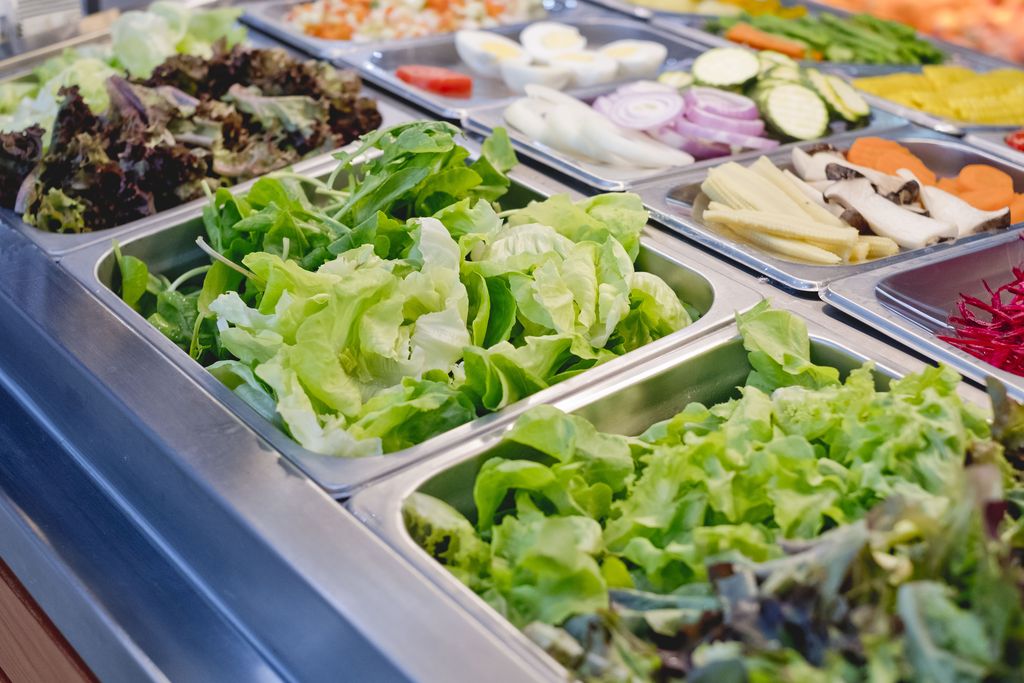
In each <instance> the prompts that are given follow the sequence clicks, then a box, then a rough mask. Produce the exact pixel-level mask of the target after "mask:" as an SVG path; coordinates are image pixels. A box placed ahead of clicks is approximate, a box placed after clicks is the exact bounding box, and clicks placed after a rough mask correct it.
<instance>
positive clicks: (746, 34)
mask: <svg viewBox="0 0 1024 683" xmlns="http://www.w3.org/2000/svg"><path fill="white" fill-rule="evenodd" d="M725 37H726V38H727V39H728V40H731V41H732V42H734V43H741V44H743V45H749V46H750V47H752V48H755V49H757V50H774V51H775V52H781V53H782V54H784V55H786V56H788V57H792V58H793V59H803V57H804V55H805V54H806V53H807V48H806V47H805V46H804V44H803V43H798V42H796V41H795V40H789V39H788V38H782V37H780V36H776V35H772V34H771V33H765V32H764V31H762V30H760V29H756V28H754V27H753V26H751V25H750V24H746V23H744V22H742V21H741V22H739V23H737V24H733V25H732V26H731V27H730V28H729V30H728V31H726V32H725Z"/></svg>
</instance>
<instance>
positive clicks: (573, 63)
mask: <svg viewBox="0 0 1024 683" xmlns="http://www.w3.org/2000/svg"><path fill="white" fill-rule="evenodd" d="M552 64H554V65H557V66H564V67H565V68H567V69H569V71H571V72H572V84H573V85H574V86H576V87H577V88H586V87H588V86H591V85H601V84H602V83H611V82H612V81H614V80H615V76H616V74H618V72H619V65H618V63H617V62H616V61H615V60H614V59H612V58H611V57H608V56H606V55H603V54H601V53H600V52H591V51H589V50H581V51H579V52H566V53H565V54H562V55H558V59H557V60H556V61H554V62H552Z"/></svg>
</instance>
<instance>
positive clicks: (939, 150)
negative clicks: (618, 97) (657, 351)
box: [636, 127, 1024, 291]
mask: <svg viewBox="0 0 1024 683" xmlns="http://www.w3.org/2000/svg"><path fill="white" fill-rule="evenodd" d="M879 136H880V137H883V138H889V139H892V140H896V141H898V142H899V143H900V144H901V145H904V146H906V147H908V148H909V149H910V150H911V151H912V152H913V153H914V154H916V155H917V156H918V157H920V158H921V160H922V161H924V163H925V164H926V165H927V166H928V167H929V168H931V169H932V170H934V171H935V172H936V173H937V174H938V175H940V176H941V175H955V174H956V173H958V172H959V170H960V169H961V168H962V167H963V166H965V165H967V164H976V163H983V164H990V165H992V166H995V167H997V168H1000V169H1002V170H1003V171H1006V172H1007V173H1009V174H1010V175H1011V176H1012V177H1013V178H1014V182H1015V184H1016V187H1017V191H1018V192H1020V191H1024V165H1018V164H1013V163H1011V162H1009V161H1007V160H1006V159H1002V158H999V157H997V156H995V155H992V154H989V153H987V152H984V151H982V150H979V149H976V148H973V147H971V146H969V145H966V144H964V143H963V142H960V141H958V140H955V139H953V138H949V137H947V136H943V135H939V134H938V133H935V132H933V131H929V130H924V129H921V128H915V127H906V128H901V129H897V130H890V131H888V132H884V133H881V134H879ZM856 137H858V136H857V135H846V136H838V137H837V138H836V139H834V140H833V141H832V143H833V144H835V145H836V146H838V147H842V146H843V145H848V144H849V143H851V142H852V141H853V140H854V139H856ZM805 145H806V143H805ZM805 145H802V146H805ZM757 156H758V155H756V154H752V155H751V154H748V155H745V156H744V157H742V158H741V159H737V161H741V162H743V163H749V162H752V161H754V160H755V159H756V158H757ZM768 157H769V158H770V159H771V160H772V161H773V162H775V164H776V165H777V166H779V167H789V166H790V162H789V157H790V153H788V152H779V153H773V154H770V155H768ZM706 176H707V171H706V170H704V171H700V172H694V173H693V174H689V175H686V176H684V177H681V178H679V179H675V180H672V181H665V182H661V183H657V184H652V185H645V186H643V187H639V188H637V189H636V192H637V193H638V194H639V195H640V197H641V199H643V201H644V204H645V205H647V207H648V208H649V209H650V210H651V216H652V218H653V219H654V220H655V221H657V222H659V223H661V224H663V225H665V226H667V227H669V228H672V229H673V230H676V231H678V232H680V233H681V234H683V235H685V236H686V237H688V238H691V239H693V240H695V241H697V242H699V243H701V244H703V245H705V246H707V247H708V248H709V249H712V250H714V251H716V252H718V253H719V254H722V255H723V256H727V257H728V258H731V259H733V260H735V261H738V262H739V263H742V264H743V265H744V266H747V267H749V268H752V269H753V270H755V271H757V272H758V273H761V274H764V275H765V276H767V277H769V278H771V279H773V280H775V281H776V282H778V283H780V284H782V285H784V286H786V287H790V288H792V289H796V290H800V291H819V290H821V289H823V288H824V287H825V286H826V285H827V284H828V283H829V282H832V281H834V280H838V279H841V278H845V277H850V276H851V275H856V274H858V273H863V272H867V271H871V270H875V269H877V268H879V267H882V266H886V265H889V264H896V263H900V264H903V267H906V263H907V262H908V261H911V262H912V261H913V260H914V259H918V258H922V257H924V256H926V255H928V254H936V253H943V252H945V251H947V250H949V249H952V248H954V246H959V245H968V244H974V243H976V242H984V241H986V240H990V239H994V238H996V237H998V234H993V233H980V234H977V235H972V236H970V237H965V238H961V239H959V240H957V241H956V242H944V243H941V244H935V245H932V246H930V247H926V248H925V249H916V250H911V251H903V252H901V253H900V254H897V255H896V256H891V257H889V258H885V259H878V260H875V261H869V262H867V263H863V264H857V265H838V266H820V265H811V264H805V263H799V262H796V261H790V260H786V259H783V258H780V257H777V256H774V255H772V254H770V253H768V252H766V251H764V250H762V249H759V248H758V247H755V246H753V245H751V244H747V243H744V242H741V241H739V240H738V239H737V238H735V237H733V236H731V235H727V234H725V233H724V232H721V231H719V230H717V229H716V228H712V227H710V226H707V225H705V224H704V223H702V222H701V221H700V220H699V219H697V218H695V217H694V210H693V208H694V207H693V202H694V201H695V200H699V199H700V197H701V195H702V193H701V192H700V184H701V183H702V182H703V181H704V178H705V177H706ZM1022 227H1024V224H1018V225H1016V226H1013V227H1011V228H1010V229H1011V230H1019V229H1020V228H1022Z"/></svg>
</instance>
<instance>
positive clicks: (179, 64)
mask: <svg viewBox="0 0 1024 683" xmlns="http://www.w3.org/2000/svg"><path fill="white" fill-rule="evenodd" d="M241 81H244V83H242V82H241ZM360 85H361V84H360V81H359V78H358V77H357V76H356V75H355V73H354V72H352V71H341V70H338V69H335V68H334V67H332V66H330V65H329V64H327V63H326V62H317V61H312V60H311V61H300V60H298V59H295V58H293V57H291V56H290V55H289V54H288V53H286V52H285V51H284V50H280V49H268V50H259V49H247V48H243V47H241V46H235V47H234V48H232V49H230V50H228V49H226V48H224V43H218V47H217V48H216V50H215V52H214V53H213V54H212V55H210V57H209V58H204V57H198V56H195V55H175V56H173V57H171V58H170V59H168V60H167V61H165V62H163V63H162V64H160V65H159V66H157V67H156V69H155V70H153V73H152V75H151V76H150V78H148V79H146V80H145V81H140V80H133V81H129V80H126V79H124V78H121V77H120V76H112V77H110V78H109V79H108V80H107V82H106V83H105V88H106V93H107V95H108V102H109V104H108V106H107V108H106V110H100V109H95V108H92V107H90V106H89V104H88V102H87V101H85V99H84V98H83V95H82V93H81V91H80V90H79V89H78V87H77V86H73V87H71V88H67V89H63V90H61V91H60V94H61V102H60V107H59V109H58V111H57V118H56V124H55V125H54V126H53V130H52V131H50V132H49V134H48V135H46V137H45V138H44V137H43V132H42V129H41V128H39V127H38V126H37V127H36V128H34V129H32V128H30V129H28V130H27V131H25V133H23V134H21V135H20V136H19V135H14V136H10V135H4V136H0V137H2V138H3V139H4V142H5V144H3V145H0V188H2V189H3V192H2V193H0V201H2V202H3V204H2V205H3V206H4V207H6V208H9V209H14V210H15V211H17V212H19V213H22V214H23V217H24V220H25V221H26V222H28V223H29V224H30V225H34V226H36V227H37V228H40V229H42V230H48V231H53V232H87V231H93V230H104V229H107V228H112V227H115V226H118V225H124V224H126V223H129V222H131V221H134V220H137V219H140V218H143V217H146V216H151V215H153V214H154V213H157V212H159V211H163V210H165V209H169V208H171V207H174V206H178V205H179V204H182V203H183V202H187V201H190V200H193V199H198V198H199V197H201V196H203V192H204V186H208V187H210V188H213V189H216V188H217V187H220V186H229V185H232V184H235V183H239V182H242V181H245V180H248V179H250V178H253V177H255V176H259V175H263V174H265V173H268V172H270V171H272V170H275V169H279V168H282V167H284V166H287V165H289V164H291V163H294V162H296V161H298V160H300V159H302V158H303V157H305V156H309V155H311V154H315V153H318V152H319V153H322V152H326V151H329V150H332V149H335V148H337V147H340V146H342V145H345V144H347V143H349V142H351V141H353V140H354V139H356V138H357V137H358V136H359V135H360V134H362V133H365V132H367V131H369V130H373V129H374V128H376V127H377V126H378V125H380V122H381V117H380V113H379V112H378V111H377V105H376V103H375V102H374V101H373V100H370V99H367V98H365V97H361V96H360V95H359V91H360ZM37 139H38V140H40V141H42V140H47V141H50V144H49V145H48V146H47V147H48V149H47V151H46V152H45V153H44V154H41V155H39V154H38V146H37V145H38V143H37V142H36V140H37ZM30 159H34V160H35V161H36V162H38V163H35V164H34V165H31V166H30V165H29V163H28V162H29V160H30Z"/></svg>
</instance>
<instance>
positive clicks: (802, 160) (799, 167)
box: [790, 147, 846, 182]
mask: <svg viewBox="0 0 1024 683" xmlns="http://www.w3.org/2000/svg"><path fill="white" fill-rule="evenodd" d="M790 157H791V159H792V161H793V168H794V169H796V173H797V175H798V176H800V177H801V178H803V179H804V180H806V181H808V182H814V181H818V180H827V179H828V176H826V175H825V167H826V166H828V165H829V164H830V163H837V162H839V163H842V162H845V161H846V159H845V158H844V157H843V155H842V154H839V153H837V152H818V153H816V154H814V155H811V154H808V153H807V152H805V151H804V150H802V149H800V148H799V147H794V148H793V152H792V154H791V155H790Z"/></svg>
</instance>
